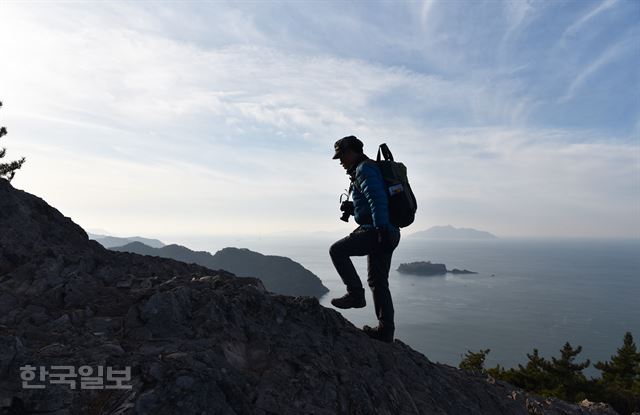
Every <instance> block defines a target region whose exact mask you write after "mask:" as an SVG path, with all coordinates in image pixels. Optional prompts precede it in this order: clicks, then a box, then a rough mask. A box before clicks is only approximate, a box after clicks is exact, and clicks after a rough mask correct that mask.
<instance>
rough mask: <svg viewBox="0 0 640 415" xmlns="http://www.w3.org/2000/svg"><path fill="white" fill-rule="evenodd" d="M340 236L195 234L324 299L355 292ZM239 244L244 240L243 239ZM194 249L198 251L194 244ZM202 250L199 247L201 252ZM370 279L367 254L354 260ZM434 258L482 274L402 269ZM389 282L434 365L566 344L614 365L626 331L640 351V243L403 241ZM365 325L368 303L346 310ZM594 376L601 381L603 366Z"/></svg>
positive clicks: (408, 331)
mask: <svg viewBox="0 0 640 415" xmlns="http://www.w3.org/2000/svg"><path fill="white" fill-rule="evenodd" d="M335 239H336V238H333V239H329V238H328V237H310V238H300V239H296V238H295V237H287V238H268V237H265V238H258V239H255V238H254V239H252V238H247V239H244V240H237V241H230V242H232V243H226V244H225V243H224V242H222V241H220V240H215V239H207V238H191V240H190V241H186V242H185V243H186V244H187V246H189V243H191V244H192V245H194V246H197V247H198V249H203V250H207V251H211V252H212V253H215V252H216V251H217V250H218V249H221V248H223V247H224V246H236V247H239V248H248V249H251V250H253V251H258V252H260V253H263V254H265V255H281V256H286V257H289V258H291V259H293V260H294V261H296V262H299V263H301V264H302V265H303V266H304V267H305V268H307V269H309V270H310V271H311V272H313V273H314V274H315V275H317V276H318V277H319V278H320V279H321V280H322V282H323V284H324V285H325V286H326V287H327V288H329V290H330V291H329V293H328V294H326V295H325V296H323V297H322V298H321V299H320V302H321V304H322V305H324V306H326V307H332V306H331V304H330V300H331V298H334V297H339V296H341V295H343V294H344V293H345V288H344V285H343V283H342V281H341V280H340V277H339V276H338V275H337V273H336V271H335V269H334V268H333V265H332V263H331V259H330V257H329V253H328V250H329V246H330V245H331V243H332V242H333V241H334V240H335ZM233 242H235V243H233ZM189 247H191V248H193V247H192V246H189ZM193 249H195V248H193ZM353 261H354V265H355V266H356V269H357V271H358V273H359V274H360V276H361V279H362V281H363V285H364V286H365V287H367V285H366V284H367V283H366V275H367V271H366V258H365V257H355V258H353ZM415 261H431V262H434V263H443V264H445V265H446V266H447V268H448V269H453V268H458V269H467V270H470V271H474V272H477V274H468V275H453V274H446V275H441V276H429V277H425V276H415V275H406V274H401V273H399V272H398V271H397V269H398V266H399V265H400V264H401V263H408V262H415ZM389 285H390V289H391V294H392V297H393V301H394V307H395V320H396V333H395V334H396V338H398V339H400V340H401V341H403V342H405V343H406V344H408V345H410V346H411V347H412V348H414V349H415V350H417V351H419V352H421V353H423V354H424V355H425V356H426V357H427V358H429V359H430V360H431V361H434V362H440V363H445V364H448V365H452V366H457V365H458V364H459V363H460V361H461V359H462V358H463V357H464V355H465V353H466V352H467V351H469V350H471V351H479V350H481V349H490V352H489V354H488V356H487V360H486V367H493V366H495V365H496V364H500V365H501V366H503V367H507V368H510V367H517V365H518V364H523V365H524V364H526V361H527V353H531V352H532V351H533V349H534V348H536V349H538V350H539V351H540V354H541V355H542V356H543V357H546V358H550V357H551V356H559V354H560V353H559V351H560V349H561V348H562V347H563V345H564V344H565V343H566V342H569V343H570V344H571V345H572V346H574V347H577V346H582V352H581V354H580V355H579V356H578V358H577V360H578V361H580V362H581V361H584V360H586V359H590V360H591V362H597V361H599V360H609V359H610V357H611V355H613V354H615V353H616V350H617V349H618V348H619V347H621V346H622V340H623V336H624V334H625V332H627V331H630V332H631V333H632V334H633V335H634V339H635V340H636V344H637V345H638V346H640V239H515V238H500V239H496V240H430V239H417V238H415V237H413V238H412V237H411V236H407V237H405V236H403V238H402V240H401V241H400V245H399V246H398V248H397V249H396V251H395V252H394V256H393V260H392V264H391V271H390V274H389ZM338 311H339V312H340V313H342V315H343V316H344V317H345V318H347V319H348V320H349V321H351V322H352V323H353V324H354V325H355V326H357V327H361V326H362V325H364V324H369V325H371V324H376V323H377V320H376V318H375V313H374V311H373V301H372V298H371V292H370V291H369V290H368V289H367V306H366V307H365V308H363V309H356V310H338ZM585 374H586V375H587V376H594V377H597V376H599V374H600V372H599V371H597V370H596V369H594V368H593V365H592V366H590V367H589V368H587V369H586V370H585Z"/></svg>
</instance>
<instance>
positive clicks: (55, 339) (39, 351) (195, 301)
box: [0, 179, 615, 415]
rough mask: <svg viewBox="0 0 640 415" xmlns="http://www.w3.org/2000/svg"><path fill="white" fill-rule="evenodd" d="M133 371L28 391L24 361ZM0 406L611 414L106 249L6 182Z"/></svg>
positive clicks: (162, 262)
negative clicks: (122, 377) (120, 380)
mask: <svg viewBox="0 0 640 415" xmlns="http://www.w3.org/2000/svg"><path fill="white" fill-rule="evenodd" d="M25 365H33V366H49V367H50V366H53V365H71V366H75V367H79V366H83V365H87V366H93V367H97V366H99V365H102V366H112V367H114V368H119V369H121V368H126V367H130V368H131V379H130V380H129V381H128V382H127V385H129V386H131V388H130V389H93V390H86V389H79V388H77V389H71V388H70V387H69V386H68V385H61V384H48V385H46V388H44V389H24V388H23V387H22V385H21V379H20V374H21V372H20V367H23V366H25ZM0 408H1V409H0V413H5V414H9V413H11V414H27V413H48V414H56V415H63V414H175V413H180V414H264V415H267V414H296V415H297V414H317V415H320V414H327V415H328V414H363V415H365V414H366V415H369V414H498V413H500V414H558V415H559V414H568V415H573V414H575V415H577V414H614V413H615V412H613V411H612V410H610V409H608V408H607V407H603V406H601V405H584V406H577V405H571V404H568V403H565V402H562V401H559V400H555V399H543V398H540V397H536V396H533V395H530V394H527V393H524V392H522V391H520V390H518V389H515V388H514V387H512V386H511V385H509V384H506V383H503V382H500V381H495V380H493V379H490V378H487V377H486V376H484V375H481V374H473V373H468V372H464V371H461V370H458V369H456V368H453V367H450V366H446V365H440V364H435V363H432V362H430V361H429V360H428V359H427V358H426V357H425V356H424V355H422V354H420V353H418V352H416V351H414V350H413V349H411V348H410V347H409V346H407V345H405V344H404V343H403V342H401V341H399V340H396V341H395V342H394V343H393V344H386V343H381V342H378V341H375V340H371V339H369V338H368V337H367V336H366V335H365V334H363V333H362V332H361V331H360V330H358V329H357V328H355V327H354V326H353V325H352V324H351V323H349V322H348V321H347V320H345V319H344V318H343V317H342V316H341V315H340V314H339V313H338V312H336V311H335V310H331V309H327V308H324V307H322V306H320V304H319V303H318V301H317V299H315V298H313V297H291V296H285V295H277V294H273V293H270V292H268V291H266V290H265V289H264V286H263V285H262V283H261V282H260V281H259V280H257V279H255V278H240V277H235V276H233V275H232V274H230V273H228V272H226V271H223V270H218V271H214V270H210V269H208V268H205V267H202V266H198V265H187V264H184V263H181V262H178V261H174V260H169V259H162V258H152V257H144V256H139V255H135V254H130V253H121V252H112V251H108V250H106V249H104V248H103V247H102V246H100V245H99V244H98V243H97V242H94V241H89V240H88V238H87V235H86V233H85V232H84V231H83V230H82V229H81V228H80V227H79V226H77V225H76V224H74V223H73V222H72V221H71V220H70V219H69V218H66V217H64V216H63V215H62V214H61V213H60V212H58V211H57V210H55V209H54V208H52V207H51V206H49V205H47V204H46V202H44V201H43V200H42V199H39V198H37V197H35V196H33V195H30V194H28V193H26V192H23V191H20V190H16V189H14V188H13V187H12V186H11V185H10V184H9V183H8V182H6V181H5V180H1V179H0Z"/></svg>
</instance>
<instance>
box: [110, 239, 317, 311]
mask: <svg viewBox="0 0 640 415" xmlns="http://www.w3.org/2000/svg"><path fill="white" fill-rule="evenodd" d="M111 249H112V250H114V251H120V252H132V253H135V254H140V255H150V256H158V257H161V258H170V259H175V260H177V261H182V262H186V263H188V264H198V265H202V266H205V267H207V268H211V269H225V270H228V271H230V272H232V273H234V274H236V275H237V276H239V277H244V276H252V277H257V278H259V279H260V280H262V283H263V284H264V285H265V288H266V289H267V290H269V291H273V292H275V293H278V294H286V295H295V296H300V295H308V296H314V297H318V298H319V297H322V296H323V295H324V294H326V293H327V292H329V290H328V289H327V287H325V286H324V285H323V284H322V281H321V280H320V278H318V277H317V276H316V275H315V274H314V273H312V272H311V271H309V270H308V269H306V268H305V267H303V266H302V265H301V264H299V263H297V262H295V261H293V260H292V259H290V258H287V257H282V256H275V255H263V254H261V253H259V252H254V251H250V250H249V249H239V248H224V249H222V250H220V251H218V252H216V253H215V255H211V253H209V252H206V251H192V250H191V249H189V248H187V247H184V246H181V245H176V244H172V245H166V246H163V247H162V248H154V247H151V246H148V245H145V244H144V243H141V242H131V243H129V244H127V245H124V246H120V247H113V248H111Z"/></svg>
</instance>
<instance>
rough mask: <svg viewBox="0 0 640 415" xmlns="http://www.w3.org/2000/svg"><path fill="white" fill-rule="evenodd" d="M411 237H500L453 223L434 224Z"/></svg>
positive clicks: (475, 238)
mask: <svg viewBox="0 0 640 415" xmlns="http://www.w3.org/2000/svg"><path fill="white" fill-rule="evenodd" d="M409 236H410V237H416V238H425V239H427V238H428V239H474V240H479V239H486V240H489V239H499V238H498V237H497V236H495V235H494V234H492V233H489V232H486V231H479V230H477V229H472V228H455V227H453V226H451V225H447V226H433V227H431V228H429V229H427V230H426V231H420V232H415V233H413V234H411V235H409Z"/></svg>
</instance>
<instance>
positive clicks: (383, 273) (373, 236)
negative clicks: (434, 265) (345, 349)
mask: <svg viewBox="0 0 640 415" xmlns="http://www.w3.org/2000/svg"><path fill="white" fill-rule="evenodd" d="M381 236H382V241H381V242H380V241H379V239H378V231H377V230H375V229H367V228H365V229H363V228H361V227H358V228H356V230H354V231H353V232H352V233H351V234H349V235H348V236H346V237H344V238H342V239H340V240H339V241H337V242H336V243H334V244H333V245H331V248H330V249H329V254H330V255H331V260H332V261H333V265H334V266H335V267H336V270H337V271H338V274H340V278H342V282H344V284H345V285H346V286H347V292H349V293H351V294H353V295H358V296H360V295H361V296H364V288H363V287H362V282H361V281H360V277H359V276H358V273H357V272H356V269H355V268H354V266H353V262H351V258H350V257H352V256H364V255H367V274H368V278H367V282H368V284H369V287H370V288H371V292H372V293H373V307H374V310H375V312H376V316H377V317H378V322H379V323H380V324H381V325H382V326H385V327H395V326H394V322H393V301H392V299H391V293H390V292H389V269H390V268H391V256H392V255H393V250H394V249H396V247H397V246H398V243H399V242H400V232H394V231H382V235H381Z"/></svg>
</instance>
